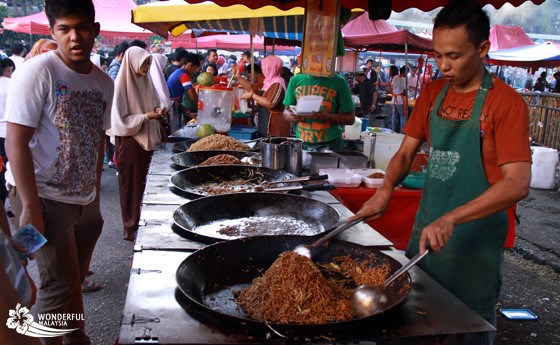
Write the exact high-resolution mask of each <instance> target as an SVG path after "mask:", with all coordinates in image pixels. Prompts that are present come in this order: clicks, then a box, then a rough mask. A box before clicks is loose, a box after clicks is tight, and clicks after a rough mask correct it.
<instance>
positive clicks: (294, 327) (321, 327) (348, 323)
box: [175, 235, 413, 333]
mask: <svg viewBox="0 0 560 345" xmlns="http://www.w3.org/2000/svg"><path fill="white" fill-rule="evenodd" d="M272 237H274V236H255V237H250V238H243V239H236V240H232V241H222V242H218V243H215V244H211V245H208V246H206V247H204V248H202V249H199V250H197V251H195V252H193V253H192V254H191V255H189V256H188V257H187V258H185V259H184V260H183V261H182V262H181V263H180V264H179V266H178V268H177V271H176V275H175V280H176V283H177V287H178V289H179V290H180V291H181V293H182V294H183V296H185V297H186V298H187V299H188V300H189V302H191V303H194V304H195V305H196V307H197V308H200V309H201V310H203V311H204V312H205V313H209V314H210V315H211V316H216V317H218V318H220V319H222V320H229V321H232V322H235V323H237V324H241V325H245V326H246V325H250V326H256V327H260V328H265V329H272V330H275V331H276V330H279V331H287V332H297V333H305V332H309V333H312V332H321V333H324V331H325V329H328V330H337V329H345V328H350V327H355V326H356V325H359V324H361V323H363V322H367V321H370V320H372V319H375V318H378V317H379V316H380V315H382V314H383V313H385V312H387V311H390V310H392V309H394V308H396V307H398V306H399V305H400V304H402V303H403V302H404V301H405V299H406V298H407V296H408V295H409V293H410V291H411V289H412V284H413V282H412V279H411V277H410V274H409V272H405V273H403V274H402V275H401V276H400V277H399V278H398V279H400V280H402V279H404V280H405V281H406V283H407V285H408V286H407V287H406V291H405V292H404V293H402V295H401V296H400V297H399V298H398V300H397V301H395V302H394V303H393V304H392V305H390V306H386V307H384V308H382V310H380V311H378V312H377V313H375V314H372V315H368V316H364V317H357V318H354V319H351V320H343V321H338V322H327V323H322V324H294V323H288V324H283V323H274V322H266V321H259V320H255V319H252V318H250V317H248V316H247V317H238V316H235V315H231V314H227V313H222V312H220V311H218V310H215V309H212V308H211V307H210V306H208V305H206V304H205V303H204V301H199V300H198V299H197V298H196V297H194V296H192V295H191V294H190V293H189V292H188V291H186V290H187V287H185V286H182V282H181V277H180V271H181V270H182V268H183V267H184V266H186V264H187V263H188V262H189V261H191V260H196V259H197V257H196V256H197V255H202V254H201V253H204V254H207V253H206V252H208V251H210V250H212V249H215V248H217V247H219V246H224V245H226V246H227V245H231V244H233V243H235V242H244V241H248V240H249V241H258V240H263V239H264V240H272ZM276 237H277V238H278V239H288V240H289V239H295V240H298V241H299V243H301V244H310V243H312V242H313V238H306V237H302V236H293V235H282V236H276ZM331 243H333V244H335V243H336V244H339V245H343V246H345V247H350V248H351V247H357V248H362V249H365V250H369V251H371V252H375V253H376V254H378V255H381V256H382V257H383V258H384V259H387V260H389V262H391V264H392V265H393V264H395V265H397V266H396V267H394V269H392V270H391V272H390V274H392V273H394V272H395V271H396V270H397V269H398V268H400V267H402V266H403V265H402V264H401V263H400V262H399V261H398V260H396V259H395V258H393V257H391V256H390V255H388V254H385V253H383V252H382V251H381V250H379V249H377V248H374V247H369V246H363V245H360V244H356V243H353V242H347V241H343V240H333V241H331ZM261 273H262V272H261ZM261 275H262V274H261ZM253 279H254V278H253ZM205 283H206V282H205ZM230 287H231V286H230ZM230 287H227V286H224V287H223V288H224V289H226V288H230Z"/></svg>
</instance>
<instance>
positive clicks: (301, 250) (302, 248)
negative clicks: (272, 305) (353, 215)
mask: <svg viewBox="0 0 560 345" xmlns="http://www.w3.org/2000/svg"><path fill="white" fill-rule="evenodd" d="M365 219H366V218H365V217H362V218H358V219H356V220H353V221H351V222H345V223H344V224H341V225H339V226H337V227H336V228H335V229H334V230H332V231H331V232H329V233H328V234H326V235H325V236H323V237H321V238H319V239H318V240H317V241H315V242H313V243H311V244H309V245H306V244H300V245H298V246H297V247H295V248H294V252H296V253H298V254H299V255H303V256H306V257H308V258H309V259H311V252H312V251H313V249H314V248H315V247H317V246H318V245H320V244H321V243H324V242H325V241H328V240H330V239H331V238H333V237H335V236H336V235H338V234H340V233H341V232H343V231H344V230H346V229H348V228H351V227H353V226H354V225H356V224H358V223H361V222H363V221H364V220H365Z"/></svg>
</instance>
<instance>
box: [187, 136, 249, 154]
mask: <svg viewBox="0 0 560 345" xmlns="http://www.w3.org/2000/svg"><path fill="white" fill-rule="evenodd" d="M211 150H228V151H249V150H250V147H249V146H248V145H247V144H244V143H242V142H240V141H239V140H237V139H235V138H232V137H229V136H227V135H222V134H212V135H209V136H207V137H204V138H202V139H200V140H198V141H196V142H194V143H193V144H192V145H191V146H190V147H189V149H188V151H189V152H192V151H211Z"/></svg>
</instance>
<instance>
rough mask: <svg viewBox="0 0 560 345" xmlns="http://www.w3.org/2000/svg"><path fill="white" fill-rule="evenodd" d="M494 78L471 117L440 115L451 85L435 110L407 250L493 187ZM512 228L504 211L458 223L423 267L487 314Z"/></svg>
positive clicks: (482, 89) (479, 96)
mask: <svg viewBox="0 0 560 345" xmlns="http://www.w3.org/2000/svg"><path fill="white" fill-rule="evenodd" d="M490 88H492V77H491V76H490V74H489V73H488V72H486V71H485V74H484V78H483V81H482V85H481V87H480V88H479V90H478V92H477V94H476V99H475V102H474V106H473V109H472V113H471V117H470V119H469V120H465V121H451V120H446V119H443V118H441V117H440V116H438V114H437V111H438V109H439V108H440V106H441V104H442V102H443V99H444V97H445V94H446V93H447V90H448V89H449V84H446V85H445V86H444V88H443V89H442V90H441V92H440V94H439V95H438V97H437V99H436V103H435V105H434V107H433V109H432V110H431V112H430V135H431V139H430V145H431V147H430V159H429V162H428V170H427V173H426V180H425V186H424V191H423V193H422V199H421V201H420V206H419V209H418V213H417V214H416V219H415V222H414V227H413V229H412V234H411V237H410V241H409V243H408V248H407V251H406V255H407V256H408V257H412V256H413V255H415V254H416V253H418V250H419V247H418V245H419V241H420V235H421V233H422V229H424V227H425V226H427V225H428V224H430V223H431V222H433V221H434V220H436V219H438V218H439V217H441V216H443V215H444V214H446V213H447V212H449V211H451V210H453V209H454V208H456V207H458V206H460V205H463V204H465V203H467V202H469V201H471V200H472V199H474V198H476V197H477V196H479V195H480V194H482V193H483V192H484V191H485V190H487V189H488V188H489V187H490V184H489V183H488V180H487V179H486V174H485V171H484V167H483V163H482V154H481V152H482V150H481V146H482V144H481V137H480V115H481V112H482V106H483V105H484V101H485V100H486V95H487V94H488V89H490ZM507 230H508V220H507V214H506V212H505V211H501V212H498V213H496V214H494V215H491V216H489V217H486V218H483V219H479V220H476V221H472V222H468V223H465V224H461V225H458V226H457V227H455V229H454V231H453V234H452V235H451V238H450V239H449V242H448V243H447V245H446V246H445V247H444V248H443V250H442V251H441V252H439V253H433V254H431V255H428V256H427V257H426V258H424V260H423V261H421V262H420V264H419V266H420V267H421V268H422V269H423V270H424V271H425V272H427V273H428V274H429V275H430V276H431V277H432V278H434V279H435V280H436V281H437V282H439V283H440V284H441V285H443V286H444V287H445V288H447V289H448V290H449V291H450V292H451V293H453V294H454V295H455V296H457V297H458V298H459V299H460V300H461V301H463V302H464V303H465V304H467V305H468V306H469V307H471V308H472V309H473V310H474V311H476V312H477V313H478V314H480V315H481V316H482V317H483V318H486V319H488V318H490V317H491V316H492V315H493V314H494V313H495V311H494V308H495V305H496V303H497V300H498V293H499V280H500V274H501V273H500V267H501V256H502V250H503V246H504V243H505V239H506V235H507Z"/></svg>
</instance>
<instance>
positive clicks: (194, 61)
mask: <svg viewBox="0 0 560 345" xmlns="http://www.w3.org/2000/svg"><path fill="white" fill-rule="evenodd" d="M189 62H190V63H191V66H200V57H199V56H198V55H197V54H194V53H189V52H187V54H186V55H185V62H184V64H185V65H186V64H188V63H189Z"/></svg>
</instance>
